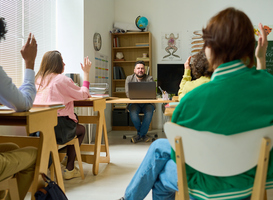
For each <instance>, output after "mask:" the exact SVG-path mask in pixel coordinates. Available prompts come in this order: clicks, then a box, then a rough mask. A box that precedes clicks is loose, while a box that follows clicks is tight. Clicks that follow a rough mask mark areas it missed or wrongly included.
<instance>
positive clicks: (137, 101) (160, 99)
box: [106, 98, 174, 103]
mask: <svg viewBox="0 0 273 200" xmlns="http://www.w3.org/2000/svg"><path fill="white" fill-rule="evenodd" d="M170 102H174V101H172V100H163V99H162V98H158V99H129V98H115V99H106V103H170Z"/></svg>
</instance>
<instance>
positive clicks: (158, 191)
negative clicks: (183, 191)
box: [124, 139, 250, 200]
mask: <svg viewBox="0 0 273 200" xmlns="http://www.w3.org/2000/svg"><path fill="white" fill-rule="evenodd" d="M170 154H171V145H170V143H169V141H168V140H167V139H158V140H156V141H154V142H153V143H152V144H151V146H150V148H149V149H148V152H147V154H146V156H145V157H144V159H143V161H142V163H141V164H140V166H139V168H138V169H137V171H136V173H135V175H134V177H133V178H132V180H131V182H130V183H129V185H128V186H127V188H126V191H125V195H124V198H125V200H143V199H144V198H145V197H146V196H147V194H148V193H149V192H150V190H151V189H152V194H153V199H155V200H174V199H175V192H176V191H177V190H178V189H177V168H176V167H177V166H176V163H175V162H174V161H173V160H172V159H171V155H170ZM190 199H191V200H196V199H195V198H193V197H190ZM244 200H250V197H248V198H246V199H244Z"/></svg>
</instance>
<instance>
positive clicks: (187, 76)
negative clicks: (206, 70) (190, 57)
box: [178, 69, 210, 101]
mask: <svg viewBox="0 0 273 200" xmlns="http://www.w3.org/2000/svg"><path fill="white" fill-rule="evenodd" d="M191 79H192V77H191V70H190V69H185V71H184V76H183V78H182V80H181V82H180V85H179V87H180V89H179V90H178V100H179V101H180V99H181V98H182V97H183V96H184V95H185V94H187V93H188V92H189V91H191V90H193V89H194V88H196V87H198V86H200V85H202V84H204V83H207V82H209V81H210V78H209V77H206V76H201V77H200V78H198V79H196V80H193V81H192V80H191Z"/></svg>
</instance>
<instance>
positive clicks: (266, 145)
mask: <svg viewBox="0 0 273 200" xmlns="http://www.w3.org/2000/svg"><path fill="white" fill-rule="evenodd" d="M270 148H271V140H270V139H269V138H263V140H262V145H261V150H260V155H259V161H258V165H257V169H256V175H255V181H254V185H253V191H252V195H251V200H256V199H264V198H265V196H266V195H265V194H266V193H265V192H264V191H265V183H266V175H267V168H268V160H269V152H270Z"/></svg>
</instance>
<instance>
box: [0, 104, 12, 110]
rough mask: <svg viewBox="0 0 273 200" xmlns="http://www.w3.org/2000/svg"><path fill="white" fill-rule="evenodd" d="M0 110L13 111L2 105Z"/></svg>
mask: <svg viewBox="0 0 273 200" xmlns="http://www.w3.org/2000/svg"><path fill="white" fill-rule="evenodd" d="M0 110H13V109H11V108H9V107H7V106H3V105H2V106H0Z"/></svg>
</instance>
